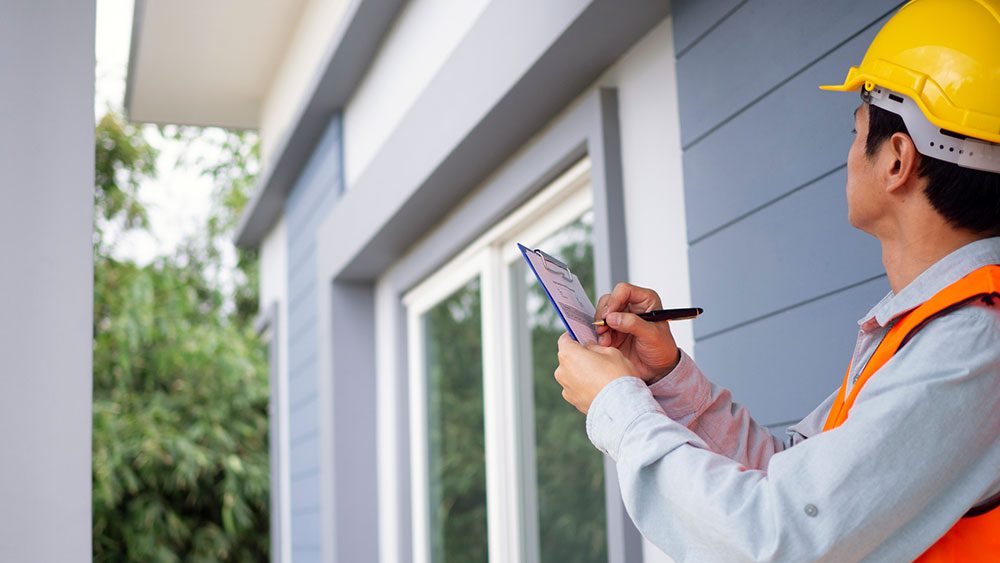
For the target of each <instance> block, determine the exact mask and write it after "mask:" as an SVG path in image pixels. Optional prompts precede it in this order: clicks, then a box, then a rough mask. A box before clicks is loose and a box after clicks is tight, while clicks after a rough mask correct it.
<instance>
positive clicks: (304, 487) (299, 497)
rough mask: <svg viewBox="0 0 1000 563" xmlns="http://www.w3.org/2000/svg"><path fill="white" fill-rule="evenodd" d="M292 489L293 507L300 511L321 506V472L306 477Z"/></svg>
mask: <svg viewBox="0 0 1000 563" xmlns="http://www.w3.org/2000/svg"><path fill="white" fill-rule="evenodd" d="M291 489H292V491H291V497H292V499H291V502H292V506H297V507H299V509H300V510H305V509H307V508H313V507H317V506H319V471H314V472H312V473H310V474H307V475H304V476H303V477H302V478H301V479H300V480H298V481H296V483H295V486H294V487H291Z"/></svg>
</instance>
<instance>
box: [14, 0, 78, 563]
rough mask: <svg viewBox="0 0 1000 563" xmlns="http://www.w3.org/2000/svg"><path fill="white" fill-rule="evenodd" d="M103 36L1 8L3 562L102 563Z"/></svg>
mask: <svg viewBox="0 0 1000 563" xmlns="http://www.w3.org/2000/svg"><path fill="white" fill-rule="evenodd" d="M54 14H56V15H57V16H54ZM94 26H95V4H94V2H93V1H90V2H80V1H78V0H52V1H48V2H4V3H2V4H0V77H2V78H0V80H2V82H3V93H2V94H0V119H2V123H3V127H2V128H0V166H2V169H3V182H2V184H0V194H2V196H3V203H2V204H0V257H2V259H3V274H2V275H0V311H3V314H2V315H0V353H2V357H3V360H4V365H3V371H2V375H0V444H3V464H2V466H0V560H2V561H65V562H69V563H75V562H81V563H82V562H84V561H90V560H91V555H92V550H91V534H92V533H93V530H92V526H91V485H92V481H91V470H92V468H91V422H92V417H91V403H92V373H91V368H92V353H93V338H92V333H93V331H92V327H93V305H92V304H93V298H94V292H93V279H94V278H93V275H94V270H93V259H92V254H93V239H92V236H91V235H92V225H93V203H94V191H93V190H94Z"/></svg>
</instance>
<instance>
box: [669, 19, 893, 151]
mask: <svg viewBox="0 0 1000 563" xmlns="http://www.w3.org/2000/svg"><path fill="white" fill-rule="evenodd" d="M899 4H900V2H899V1H898V0H841V1H838V2H830V1H828V0H808V1H806V0H767V1H751V2H747V3H746V4H744V5H743V6H741V7H740V8H739V10H737V11H736V12H735V13H734V14H733V15H732V16H730V17H729V18H726V20H725V21H723V22H722V23H721V24H719V26H718V27H717V28H715V29H714V30H712V33H710V34H709V35H708V36H707V37H705V38H704V39H703V40H701V41H699V42H698V44H697V45H695V46H694V47H692V48H691V49H690V50H689V51H687V52H686V53H685V54H684V56H682V57H681V58H680V59H678V61H677V75H678V85H677V89H678V96H679V98H680V103H681V105H682V106H683V108H684V109H682V111H681V116H680V117H681V139H682V143H683V144H684V145H685V146H688V145H689V144H690V143H691V142H692V141H694V140H696V139H698V138H699V137H701V136H703V135H704V134H705V133H707V132H708V131H709V130H710V129H711V128H712V127H714V126H716V125H718V124H719V123H721V122H722V121H723V120H725V119H727V118H728V117H730V116H732V115H733V114H735V113H736V112H738V111H740V110H741V109H743V108H744V107H746V106H747V105H748V104H750V103H751V102H753V101H754V100H755V99H757V98H759V97H761V96H763V95H764V94H766V93H767V92H768V91H770V90H771V89H773V88H774V87H775V86H777V85H779V84H780V83H781V82H783V81H785V80H788V79H789V78H791V77H793V76H794V75H795V74H796V73H797V72H799V71H801V70H802V69H804V68H806V67H808V66H809V65H811V64H812V62H813V61H815V60H817V59H819V58H821V57H822V56H823V55H824V54H825V53H826V52H828V51H829V50H831V49H834V48H836V47H837V46H838V45H839V44H840V43H842V42H844V41H847V40H848V39H850V38H851V36H852V35H854V34H856V33H858V32H859V31H861V30H862V29H864V28H865V27H866V26H868V25H871V24H872V23H873V22H875V21H876V20H878V19H879V18H881V17H883V16H884V15H885V14H886V13H887V12H889V11H890V10H892V9H894V8H895V7H896V6H898V5H899ZM684 25H685V23H684V22H683V21H681V20H680V19H675V20H674V27H675V28H682V27H684ZM857 62H859V61H851V63H852V64H856V63H857ZM846 71H847V68H846V65H845V67H844V69H843V72H844V73H846Z"/></svg>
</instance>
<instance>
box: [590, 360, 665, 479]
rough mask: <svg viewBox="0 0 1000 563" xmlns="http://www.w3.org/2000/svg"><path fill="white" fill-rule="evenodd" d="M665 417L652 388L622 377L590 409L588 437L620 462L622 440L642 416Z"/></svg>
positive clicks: (608, 386)
mask: <svg viewBox="0 0 1000 563" xmlns="http://www.w3.org/2000/svg"><path fill="white" fill-rule="evenodd" d="M648 413H660V414H663V410H662V409H661V408H660V405H659V404H658V403H657V402H656V399H654V398H653V396H652V394H650V392H649V387H647V386H646V383H645V382H644V381H643V380H641V379H639V378H638V377H620V378H618V379H615V380H614V381H612V382H611V383H608V384H607V385H605V386H604V388H603V389H601V391H600V392H599V393H598V394H597V396H596V397H594V400H593V401H592V402H591V403H590V409H589V410H587V437H588V438H590V441H591V442H592V443H593V444H594V446H595V447H596V448H597V449H599V450H601V451H602V452H604V453H606V454H608V455H610V456H611V457H612V458H613V459H615V460H617V459H618V447H619V446H620V445H621V442H622V437H624V436H625V432H626V431H627V430H628V428H629V427H630V426H631V425H632V423H633V422H634V421H635V420H636V419H637V418H639V417H640V416H642V415H644V414H648Z"/></svg>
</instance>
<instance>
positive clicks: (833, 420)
mask: <svg viewBox="0 0 1000 563" xmlns="http://www.w3.org/2000/svg"><path fill="white" fill-rule="evenodd" d="M979 300H981V301H983V302H985V303H986V304H988V305H991V306H993V305H1000V265H990V266H984V267H982V268H979V269H977V270H974V271H972V272H971V273H970V274H968V275H966V276H965V277H963V278H962V279H960V280H958V281H956V282H954V283H952V284H951V285H949V286H947V287H945V288H944V289H942V290H941V291H939V292H937V293H936V294H934V296H932V297H931V298H930V299H928V300H927V301H925V302H924V303H922V304H920V305H919V306H917V307H916V308H915V309H913V310H911V311H910V312H909V313H906V315H904V316H903V317H902V318H901V319H899V320H898V321H896V324H895V325H893V327H892V328H891V329H889V332H888V333H887V334H886V335H885V337H884V338H883V339H882V342H880V343H879V345H878V347H877V348H876V349H875V353H874V354H872V357H871V359H869V360H868V363H867V364H865V367H864V369H863V370H862V371H861V374H860V376H859V377H858V381H857V383H856V384H855V385H854V387H853V388H851V393H850V395H847V396H846V397H845V394H846V389H847V378H848V377H850V372H851V370H850V368H848V370H847V375H845V376H844V384H843V385H841V387H840V391H839V392H838V393H837V399H836V401H834V406H833V409H832V410H831V411H830V415H829V416H828V417H827V420H826V424H824V425H823V430H824V431H826V430H830V429H831V428H836V427H837V426H840V425H841V424H843V423H844V421H845V420H847V414H848V411H849V410H850V408H851V407H852V406H853V405H854V400H855V399H856V398H857V396H858V393H859V392H860V391H861V388H862V387H863V386H864V384H865V382H867V381H868V379H870V378H871V376H872V375H873V374H875V372H877V371H878V370H879V369H881V367H882V366H884V365H885V364H886V362H888V361H889V360H890V359H891V358H892V357H893V356H894V355H895V354H896V352H898V351H899V350H900V348H902V347H903V346H905V345H906V343H907V342H909V341H910V339H911V338H913V336H914V335H916V334H917V332H919V331H920V329H922V328H923V327H925V326H927V324H928V323H929V322H931V321H932V320H934V319H936V318H938V317H940V316H942V315H946V314H948V313H950V312H951V311H954V310H955V309H958V308H960V307H964V306H965V305H968V304H970V303H972V302H974V301H979Z"/></svg>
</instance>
